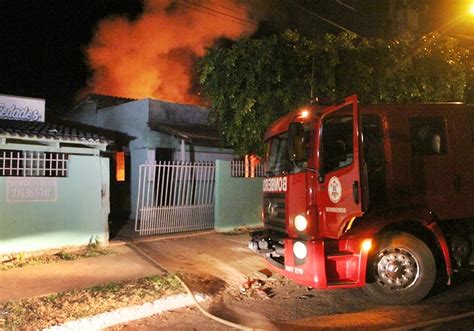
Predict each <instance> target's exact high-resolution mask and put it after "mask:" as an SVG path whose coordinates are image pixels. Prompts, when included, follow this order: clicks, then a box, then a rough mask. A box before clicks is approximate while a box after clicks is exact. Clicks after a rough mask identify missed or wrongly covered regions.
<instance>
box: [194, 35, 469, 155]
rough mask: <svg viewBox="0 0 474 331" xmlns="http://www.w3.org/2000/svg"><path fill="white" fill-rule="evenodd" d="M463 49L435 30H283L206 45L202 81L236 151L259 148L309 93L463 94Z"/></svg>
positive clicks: (368, 96)
mask: <svg viewBox="0 0 474 331" xmlns="http://www.w3.org/2000/svg"><path fill="white" fill-rule="evenodd" d="M468 55H469V53H468V51H466V50H463V49H461V48H459V47H458V46H457V44H456V41H455V40H454V39H449V38H442V37H441V36H437V35H431V36H430V37H429V38H425V39H423V40H421V43H415V44H411V43H409V42H403V41H392V42H385V41H381V40H374V41H369V40H360V39H358V38H356V36H355V35H352V34H347V33H342V34H340V35H337V36H335V35H330V34H328V35H324V36H322V37H320V38H319V39H317V40H308V39H306V38H305V37H302V36H300V35H299V34H298V33H296V32H294V31H286V32H285V33H283V34H282V35H273V36H270V37H266V38H262V39H252V38H245V39H241V40H239V41H237V42H236V43H234V44H233V45H232V46H230V47H227V48H217V47H216V48H212V49H209V50H208V52H207V53H206V55H205V56H204V58H203V59H202V60H201V63H200V82H201V84H202V90H203V95H204V97H205V98H207V99H208V100H209V101H210V107H211V120H212V121H213V122H215V123H216V124H217V125H218V127H219V129H220V132H221V135H222V137H223V138H224V141H225V142H226V143H227V144H228V145H230V146H232V147H234V149H235V151H236V152H237V153H239V154H241V155H243V154H247V153H256V154H259V155H262V152H263V143H262V137H263V134H264V132H265V130H266V128H267V127H268V126H269V125H270V124H271V123H272V122H273V121H274V120H276V119H277V118H278V117H280V116H282V115H284V114H286V113H288V112H289V111H291V110H292V109H294V108H296V107H298V106H299V105H302V104H304V103H307V102H309V101H310V96H311V94H313V95H314V96H319V97H326V98H330V99H333V100H335V99H339V98H343V97H345V96H347V95H350V94H353V93H357V94H358V96H359V98H360V100H361V102H362V103H404V102H428V101H459V100H462V99H463V97H464V92H465V89H466V81H467V79H468V76H467V73H468V72H469V70H468V68H469V67H468V66H467V63H468V61H467V60H468ZM311 92H312V93H311Z"/></svg>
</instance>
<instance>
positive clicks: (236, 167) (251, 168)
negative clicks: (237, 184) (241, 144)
mask: <svg viewBox="0 0 474 331" xmlns="http://www.w3.org/2000/svg"><path fill="white" fill-rule="evenodd" d="M230 175H231V176H232V177H247V178H253V177H265V171H264V167H263V164H258V165H253V164H252V163H251V162H249V161H245V160H239V161H232V162H231V163H230Z"/></svg>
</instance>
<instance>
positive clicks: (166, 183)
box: [135, 162, 215, 235]
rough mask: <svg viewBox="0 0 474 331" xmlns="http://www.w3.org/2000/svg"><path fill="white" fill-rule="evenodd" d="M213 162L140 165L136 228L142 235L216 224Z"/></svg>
mask: <svg viewBox="0 0 474 331" xmlns="http://www.w3.org/2000/svg"><path fill="white" fill-rule="evenodd" d="M214 183H215V165H214V163H213V162H195V163H191V162H159V163H158V164H142V165H140V172H139V181H138V196H137V213H136V218H135V220H136V221H135V231H137V232H138V233H139V235H152V234H163V233H174V232H182V231H192V230H203V229H212V228H214Z"/></svg>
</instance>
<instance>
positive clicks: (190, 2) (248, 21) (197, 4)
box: [183, 0, 258, 26]
mask: <svg viewBox="0 0 474 331" xmlns="http://www.w3.org/2000/svg"><path fill="white" fill-rule="evenodd" d="M183 1H184V2H186V3H187V4H189V5H192V6H195V7H200V8H203V9H205V10H208V11H210V12H213V13H217V14H219V15H223V16H226V17H229V18H232V19H234V20H238V21H241V22H244V23H248V24H251V25H256V26H258V23H257V22H254V21H250V20H248V19H244V18H242V17H239V16H235V15H232V14H228V13H226V12H223V11H220V10H217V9H214V8H211V7H207V6H203V5H201V4H199V3H195V2H192V1H189V0H183Z"/></svg>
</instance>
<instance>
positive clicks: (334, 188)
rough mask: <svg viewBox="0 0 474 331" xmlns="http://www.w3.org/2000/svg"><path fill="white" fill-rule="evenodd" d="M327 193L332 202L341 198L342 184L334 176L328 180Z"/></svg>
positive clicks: (336, 201)
mask: <svg viewBox="0 0 474 331" xmlns="http://www.w3.org/2000/svg"><path fill="white" fill-rule="evenodd" d="M328 195H329V200H331V202H332V203H338V202H339V201H340V200H341V197H342V185H341V181H340V180H339V178H337V177H336V176H334V177H331V179H330V180H329V183H328Z"/></svg>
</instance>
